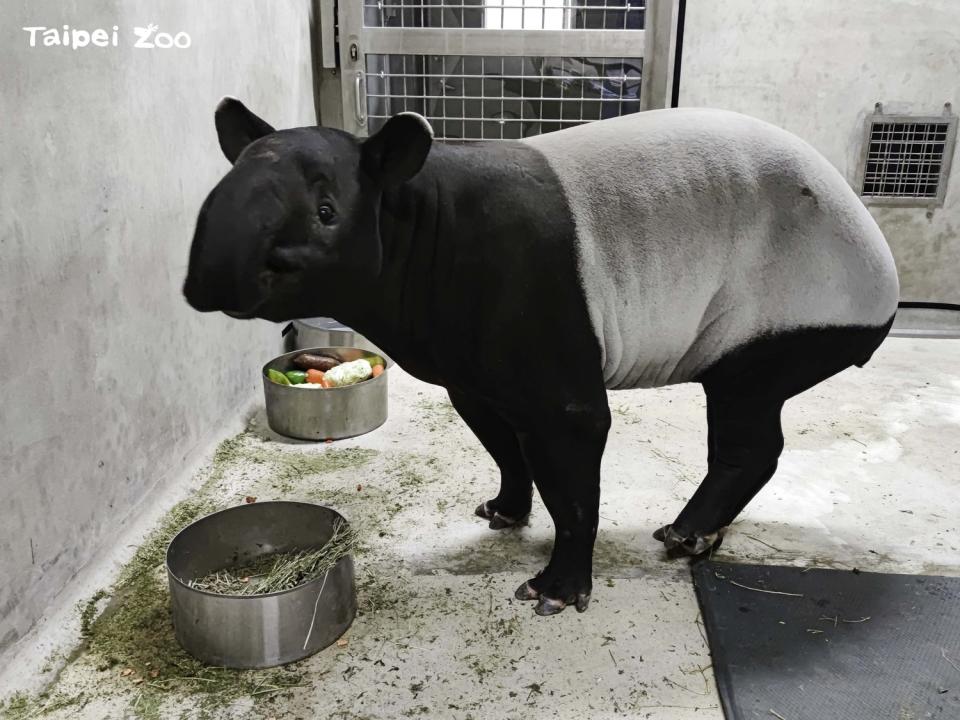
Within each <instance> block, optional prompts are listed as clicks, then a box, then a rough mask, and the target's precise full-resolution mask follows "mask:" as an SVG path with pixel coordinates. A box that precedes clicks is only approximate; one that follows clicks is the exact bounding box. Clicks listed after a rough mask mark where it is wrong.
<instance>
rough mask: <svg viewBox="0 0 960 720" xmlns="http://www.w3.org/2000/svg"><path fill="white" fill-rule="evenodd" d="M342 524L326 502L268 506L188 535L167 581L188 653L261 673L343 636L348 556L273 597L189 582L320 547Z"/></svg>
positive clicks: (227, 515) (349, 600)
mask: <svg viewBox="0 0 960 720" xmlns="http://www.w3.org/2000/svg"><path fill="white" fill-rule="evenodd" d="M304 392H307V391H304ZM336 522H344V519H343V517H342V516H341V515H340V513H338V512H337V511H335V510H332V509H330V508H328V507H323V506H322V505H311V504H309V503H300V502H262V503H253V504H250V505H240V506H238V507H234V508H230V509H228V510H222V511H220V512H217V513H214V514H212V515H208V516H206V517H204V518H201V519H200V520H197V521H196V522H194V523H193V524H192V525H188V526H187V527H186V528H184V529H183V530H181V531H180V532H179V533H178V534H177V536H176V537H174V538H173V540H172V541H171V542H170V546H169V547H168V548H167V577H168V578H169V583H170V604H171V608H172V610H173V626H174V629H175V631H176V636H177V640H178V641H179V642H180V644H181V645H182V646H183V648H184V650H186V651H187V652H188V653H190V654H191V655H193V656H194V657H195V658H197V659H198V660H201V661H202V662H205V663H208V664H210V665H216V666H222V667H232V668H259V667H271V666H274V665H282V664H284V663H288V662H293V661H294V660H300V659H301V658H305V657H307V656H308V655H311V654H313V653H315V652H317V651H318V650H322V649H323V648H325V647H327V646H328V645H330V644H331V643H332V642H334V641H335V640H336V639H337V638H338V637H340V636H341V635H342V634H343V633H344V632H345V631H346V629H347V628H348V627H350V624H351V623H352V622H353V618H354V615H356V612H357V600H356V590H355V588H354V582H353V558H352V557H351V556H349V555H348V556H346V557H343V558H341V559H340V561H339V562H338V563H337V564H336V565H335V566H334V567H333V568H332V569H331V570H330V571H329V572H328V573H327V574H326V575H325V577H320V578H317V579H315V580H311V581H310V582H307V583H305V584H303V585H300V586H299V587H296V588H293V589H292V590H284V591H282V592H276V593H270V594H267V595H216V594H214V593H210V592H205V591H203V590H197V589H195V588H192V587H190V586H189V584H188V583H189V581H190V580H193V579H196V578H199V577H203V576H204V575H206V574H208V573H211V572H213V571H215V570H221V569H223V568H224V567H227V566H232V565H237V564H242V563H246V562H248V561H250V560H254V559H256V558H257V557H259V556H261V555H266V554H268V553H272V552H289V551H292V550H304V549H311V548H317V547H321V546H323V545H324V544H325V543H326V542H327V541H328V540H329V539H330V537H331V535H332V534H333V528H334V523H336Z"/></svg>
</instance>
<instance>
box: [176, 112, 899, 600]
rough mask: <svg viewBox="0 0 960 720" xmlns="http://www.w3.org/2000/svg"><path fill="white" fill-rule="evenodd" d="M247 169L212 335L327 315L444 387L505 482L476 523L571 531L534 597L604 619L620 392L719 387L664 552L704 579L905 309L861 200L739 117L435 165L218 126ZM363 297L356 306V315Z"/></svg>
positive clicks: (205, 286) (247, 116) (446, 147)
mask: <svg viewBox="0 0 960 720" xmlns="http://www.w3.org/2000/svg"><path fill="white" fill-rule="evenodd" d="M217 128H218V131H219V134H220V143H221V146H222V148H223V149H224V152H225V154H226V155H227V157H228V159H230V160H231V161H232V162H233V163H234V167H233V169H232V170H231V171H230V173H228V174H227V176H226V177H225V178H224V179H223V180H222V181H221V182H220V184H219V185H218V186H217V188H215V189H214V191H213V192H212V193H211V195H210V196H209V197H208V199H207V201H206V202H205V203H204V207H203V209H202V210H201V213H200V218H199V219H198V223H197V231H196V235H195V238H194V243H193V248H192V250H191V261H190V270H189V273H188V277H187V280H186V284H185V287H184V292H185V294H186V296H187V299H188V301H189V302H190V303H191V305H193V306H194V307H195V308H197V309H199V310H222V311H225V312H228V313H229V314H231V315H233V316H235V317H260V318H266V319H269V320H275V321H279V320H286V319H290V318H295V317H303V316H307V315H330V316H333V317H336V318H337V319H339V320H341V321H342V322H345V323H347V324H349V325H351V326H352V327H354V328H355V329H357V330H358V331H360V332H362V333H363V334H365V335H367V336H368V337H370V338H371V339H372V340H373V341H374V342H376V343H377V344H378V345H379V346H381V347H383V348H384V350H385V351H386V352H387V353H389V354H390V355H391V356H392V357H393V358H394V359H395V360H396V361H397V362H398V363H399V364H400V365H401V366H402V367H404V368H405V369H407V370H408V371H409V372H411V373H412V374H413V375H415V376H417V377H419V378H421V379H422V380H425V381H427V382H432V383H436V384H439V385H443V386H444V387H446V388H447V390H448V391H449V394H450V398H451V401H452V403H453V405H454V407H455V408H456V409H457V411H458V412H459V413H460V415H461V416H462V417H463V419H464V421H465V422H466V423H467V424H468V425H469V426H470V428H471V429H472V430H473V431H474V433H475V434H476V435H477V437H478V438H479V440H480V442H481V443H482V444H483V445H484V447H485V448H486V449H487V450H488V451H489V452H490V454H491V455H492V456H493V458H494V460H495V461H496V462H497V464H498V466H499V468H500V472H501V483H500V492H499V493H498V495H497V496H496V497H495V498H493V499H491V500H488V501H487V502H484V503H482V504H481V505H480V506H479V507H478V508H477V513H478V514H480V515H481V516H483V517H484V518H487V519H489V521H490V526H491V527H492V528H502V527H507V526H510V525H513V524H516V523H518V522H521V521H522V520H523V519H524V518H525V517H526V515H527V514H528V513H529V511H530V508H531V495H532V490H533V487H534V485H536V488H537V489H538V491H539V493H540V496H541V498H542V499H543V501H544V504H545V505H546V507H547V510H548V511H549V513H550V515H551V517H552V519H553V521H554V524H555V526H556V540H555V545H554V550H553V554H552V556H551V559H550V563H549V564H548V565H547V567H546V568H545V569H544V571H543V572H541V573H540V574H539V575H538V576H537V577H535V578H532V579H531V580H530V581H528V582H527V583H524V585H523V586H521V587H520V588H519V589H518V591H517V596H518V597H521V598H528V599H534V600H537V612H538V613H540V614H551V613H554V612H558V611H560V610H562V609H563V607H564V606H565V605H567V604H574V605H576V607H577V608H578V609H580V610H583V609H585V608H586V606H587V603H588V601H589V597H590V592H591V556H592V548H593V542H594V538H595V535H596V530H597V513H598V508H599V493H600V461H601V457H602V454H603V449H604V445H605V441H606V436H607V431H608V429H609V426H610V414H609V410H608V407H607V398H606V392H607V390H608V389H625V388H639V387H656V386H662V385H666V384H671V383H682V382H698V383H701V384H702V385H703V387H704V389H705V391H706V395H707V421H708V427H709V437H708V445H709V447H708V462H707V473H706V477H705V478H704V480H703V482H702V484H701V485H700V487H699V488H698V490H697V491H696V493H695V494H694V496H693V497H692V498H691V499H690V501H689V503H688V504H687V506H686V507H685V508H684V509H683V510H682V512H681V513H680V515H679V516H678V517H677V518H676V520H675V521H674V522H673V523H671V524H669V525H666V526H664V527H663V528H661V529H660V530H658V531H657V533H656V536H657V537H658V538H659V539H661V540H663V541H664V542H665V544H666V546H667V548H668V549H669V550H671V551H672V552H686V553H694V554H696V553H700V552H703V551H705V550H706V549H708V548H710V547H711V546H713V545H714V544H715V543H716V542H717V541H718V539H719V537H720V534H721V533H722V530H723V528H724V527H726V526H727V525H729V523H730V522H732V520H733V519H734V518H735V517H736V515H737V514H738V513H739V512H740V511H741V510H742V509H743V507H744V506H745V505H746V504H747V502H749V500H750V499H751V498H752V497H753V495H754V494H755V493H756V492H757V491H758V490H759V489H760V488H761V487H762V486H763V484H764V483H765V482H766V481H767V480H768V479H769V478H770V477H771V476H772V475H773V473H774V471H775V469H776V465H777V459H778V457H779V455H780V452H781V450H782V448H783V435H782V432H781V429H780V410H781V408H782V406H783V403H784V402H785V401H786V400H787V399H788V398H790V397H792V396H793V395H796V394H797V393H799V392H802V391H804V390H806V389H807V388H809V387H811V386H813V385H815V384H816V383H819V382H820V381H822V380H824V379H825V378H827V377H829V376H831V375H833V374H835V373H837V372H839V371H841V370H843V369H844V368H847V367H849V366H851V365H862V364H863V363H865V362H866V361H867V360H868V359H869V357H870V355H871V354H872V353H873V351H874V350H875V349H876V348H877V346H878V345H879V344H880V343H881V342H882V341H883V338H884V337H885V336H886V333H887V331H888V329H889V327H890V324H891V323H892V319H893V315H894V313H895V311H896V307H897V297H898V283H897V274H896V270H895V268H894V264H893V259H892V257H891V254H890V251H889V249H888V247H887V244H886V242H885V240H884V238H883V235H882V234H881V232H880V230H879V229H878V227H877V225H876V223H875V222H874V221H873V219H872V218H871V216H870V214H869V213H868V212H867V211H866V209H865V208H864V207H863V205H862V204H861V202H860V200H859V199H858V198H857V196H856V195H855V194H854V193H853V191H852V190H851V189H850V187H849V186H848V185H847V184H846V182H845V181H844V180H843V178H842V177H841V176H840V174H839V173H838V172H837V171H836V170H835V169H834V168H833V167H832V166H831V165H830V164H829V163H828V162H827V161H826V160H825V159H824V158H823V157H821V156H820V155H819V154H818V153H817V152H816V151H815V150H813V149H812V148H811V147H810V146H809V145H807V144H806V143H804V142H803V141H801V140H800V139H798V138H797V137H795V136H793V135H791V134H789V133H787V132H785V131H783V130H780V129H778V128H775V127H773V126H771V125H768V124H766V123H763V122H760V121H758V120H754V119H751V118H748V117H744V116H742V115H737V114H734V113H729V112H720V111H714V110H664V111H654V112H647V113H641V114H637V115H631V116H627V117H623V118H617V119H613V120H604V121H601V122H596V123H590V124H587V125H583V126H580V127H577V128H573V129H568V130H563V131H559V132H555V133H550V134H547V135H542V136H539V137H534V138H530V139H528V140H525V141H521V142H515V143H495V144H493V143H492V144H476V143H470V144H463V145H457V144H434V143H432V142H431V140H432V135H431V132H430V129H429V126H428V125H427V124H426V122H425V121H424V120H423V119H422V118H420V117H419V116H414V115H411V114H402V115H399V116H396V117H394V118H392V119H391V120H389V121H388V122H387V123H386V125H385V126H384V128H383V129H382V130H381V131H380V132H378V133H377V134H376V135H374V136H372V137H371V138H369V139H367V140H363V141H360V140H357V139H355V138H353V137H351V136H349V135H347V134H345V133H342V132H339V131H336V130H330V129H324V128H300V129H295V130H285V131H279V132H276V131H274V130H273V128H272V127H270V126H269V125H267V124H266V123H265V122H263V121H262V120H260V119H259V118H257V117H256V116H255V115H253V114H252V113H250V112H249V111H248V110H247V109H246V108H244V107H243V106H242V105H241V104H240V103H239V102H237V101H233V100H226V101H225V102H224V103H222V104H221V106H220V107H219V108H218V111H217ZM357 287H363V288H365V290H364V292H363V293H361V294H360V295H359V296H358V294H357V293H355V292H352V290H355V288H357Z"/></svg>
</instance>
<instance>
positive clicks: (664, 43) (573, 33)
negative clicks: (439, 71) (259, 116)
mask: <svg viewBox="0 0 960 720" xmlns="http://www.w3.org/2000/svg"><path fill="white" fill-rule="evenodd" d="M337 4H338V6H339V7H338V12H339V17H338V18H337V23H336V25H337V29H338V39H339V58H336V53H335V52H334V50H333V48H334V42H333V40H332V37H333V27H332V24H333V22H332V21H333V0H321V5H320V8H321V11H320V23H319V25H320V27H319V31H320V33H321V42H320V45H321V49H322V65H323V66H324V67H326V68H329V67H331V66H332V65H333V64H334V60H335V59H338V60H339V73H340V99H341V103H342V105H341V108H340V109H341V111H342V112H341V113H339V115H340V117H341V118H342V123H341V129H343V130H347V131H348V132H351V133H353V134H355V135H360V136H363V135H366V134H367V113H366V88H365V86H364V81H365V71H366V55H367V53H370V54H383V55H455V56H460V55H464V56H470V55H474V56H489V55H494V56H497V55H500V56H530V55H534V56H542V55H549V56H585V57H618V58H619V57H640V58H643V71H642V75H641V85H640V107H641V109H642V110H652V109H656V108H664V107H669V106H670V97H671V92H672V87H673V64H674V53H675V49H676V28H677V8H678V4H679V0H647V4H646V10H645V22H644V29H643V30H595V29H567V30H498V29H485V28H383V27H365V26H364V24H363V18H364V9H365V8H364V3H363V1H362V0H340V2H339V3H337ZM327 97H328V98H329V97H330V96H329V95H327ZM331 114H332V116H334V117H336V116H337V113H335V112H334V113H331Z"/></svg>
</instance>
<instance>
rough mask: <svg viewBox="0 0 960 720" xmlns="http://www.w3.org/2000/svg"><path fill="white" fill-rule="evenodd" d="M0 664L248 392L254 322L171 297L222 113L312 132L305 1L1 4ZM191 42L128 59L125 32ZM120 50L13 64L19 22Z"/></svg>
mask: <svg viewBox="0 0 960 720" xmlns="http://www.w3.org/2000/svg"><path fill="white" fill-rule="evenodd" d="M0 16H2V17H3V23H2V27H0V68H2V72H0V118H2V119H3V121H2V128H0V403H2V408H3V409H2V411H0V413H2V414H0V578H2V582H0V651H2V650H3V649H4V648H6V647H8V646H10V645H11V644H12V643H13V642H15V641H16V640H17V639H18V638H19V637H21V636H22V635H23V634H24V633H26V632H27V631H28V630H29V629H30V627H31V626H32V625H33V624H34V622H35V621H36V620H37V619H38V617H39V616H41V614H42V613H43V612H44V610H45V609H46V608H47V607H48V606H49V605H50V604H51V602H52V601H53V599H54V598H55V597H56V596H57V594H58V593H59V592H61V590H63V589H64V588H65V587H66V586H67V585H68V584H69V583H70V582H71V579H72V578H74V576H75V575H76V574H77V573H78V572H79V571H80V570H81V569H82V568H83V567H84V565H85V563H87V562H88V561H89V559H90V558H91V557H92V556H93V554H94V553H96V552H97V551H98V550H99V549H101V548H102V547H103V546H104V545H105V544H106V543H109V542H110V541H111V538H115V537H117V536H118V533H119V530H120V528H121V527H122V526H123V525H124V523H125V522H127V521H128V520H129V519H130V518H131V517H132V516H133V514H134V513H135V512H136V510H137V509H138V506H139V505H140V504H141V503H142V502H143V501H144V498H146V497H149V494H150V493H151V491H152V490H154V489H159V488H160V487H162V486H163V485H164V484H165V483H167V482H169V481H171V480H172V478H174V477H175V476H176V475H177V474H178V473H180V472H182V471H183V469H184V462H185V460H184V459H185V457H187V456H189V455H190V454H191V453H194V452H196V450H197V448H202V447H204V446H205V445H206V444H209V442H210V440H211V438H213V437H215V436H216V435H217V432H218V428H221V427H223V426H224V425H225V424H226V422H227V421H228V420H235V418H236V415H237V413H238V412H240V408H241V407H243V406H245V405H247V404H248V403H249V402H250V401H251V400H252V399H253V398H254V397H255V396H256V394H257V393H259V392H261V390H260V389H259V388H260V386H259V378H258V365H259V364H260V363H261V362H263V361H264V360H265V359H268V358H269V356H270V355H271V354H272V353H275V351H276V349H277V348H278V331H279V328H278V327H277V326H275V325H269V324H267V323H262V322H255V323H242V322H237V321H230V320H228V319H226V318H224V317H218V316H213V315H203V316H201V315H200V314H198V313H195V312H194V311H192V310H190V309H189V308H188V307H187V305H186V304H185V302H184V301H183V300H182V298H181V295H180V284H181V282H182V280H183V275H184V272H185V268H186V261H187V251H188V247H189V243H190V238H191V234H192V231H193V223H194V221H195V218H196V212H197V210H198V208H199V206H200V203H201V202H202V200H203V197H204V196H205V194H206V193H207V192H208V191H209V190H210V188H212V187H213V185H214V183H215V182H216V181H217V179H218V178H219V177H220V176H221V175H222V174H223V173H224V172H225V171H226V169H227V167H228V166H227V163H226V161H225V160H224V159H223V157H222V155H221V154H220V150H219V147H218V145H217V141H216V135H215V133H214V127H213V109H214V107H215V105H216V103H217V101H218V100H219V98H220V97H221V96H222V95H225V94H231V95H236V96H238V97H240V98H242V99H244V100H245V101H248V102H249V105H250V106H251V107H253V108H255V109H256V110H257V111H258V112H260V113H262V114H263V116H264V117H266V118H268V119H269V120H270V121H272V122H274V123H275V124H277V125H278V126H284V125H305V124H312V123H313V122H314V117H315V116H314V108H313V92H312V85H311V83H312V80H311V62H310V31H309V16H310V6H309V2H308V0H271V2H269V3H268V2H263V1H262V0H218V1H216V2H212V1H210V0H204V1H203V2H196V1H194V0H190V1H188V0H178V1H177V2H165V3H157V2H152V1H151V0H96V1H89V2H88V1H83V2H81V1H80V0H75V1H73V2H64V1H62V0H42V1H41V0H0ZM149 23H154V24H158V25H159V26H160V31H168V32H171V33H176V32H178V31H185V32H187V33H189V34H190V36H191V40H192V45H191V47H190V48H189V49H185V50H177V49H169V50H161V49H152V50H151V49H135V48H134V47H133V44H134V42H135V40H136V36H135V35H134V31H133V28H134V26H146V25H148V24H149ZM63 24H69V25H70V26H73V27H78V28H83V29H86V30H92V29H94V28H105V29H106V30H107V31H108V33H110V32H111V30H112V27H113V26H114V25H117V26H119V47H106V48H98V47H86V48H82V49H77V50H72V49H69V48H63V47H43V46H42V45H41V46H40V47H34V48H31V47H29V34H28V33H27V32H24V31H23V30H21V28H22V27H24V26H37V25H45V26H51V25H52V26H61V25H63Z"/></svg>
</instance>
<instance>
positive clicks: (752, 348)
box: [654, 318, 893, 555]
mask: <svg viewBox="0 0 960 720" xmlns="http://www.w3.org/2000/svg"><path fill="white" fill-rule="evenodd" d="M892 323H893V318H891V319H890V321H889V322H888V323H887V324H886V325H884V326H883V327H839V328H823V329H807V330H798V331H793V332H788V333H782V334H772V335H769V336H766V337H763V338H760V339H757V340H755V341H753V342H751V343H748V344H747V345H744V346H742V347H741V348H739V349H737V350H736V351H735V352H733V353H731V354H730V355H729V356H727V357H724V358H723V359H721V360H720V361H719V362H718V363H717V364H716V365H715V366H714V367H712V368H710V369H709V370H708V371H707V372H706V373H704V375H703V377H701V378H700V381H701V382H702V383H703V387H704V390H705V391H706V394H707V423H708V426H709V440H708V442H709V446H710V447H709V449H708V453H707V458H708V459H707V476H706V477H705V478H704V480H703V482H702V483H701V484H700V487H698V488H697V491H696V492H695V493H694V495H693V497H692V498H691V499H690V502H688V503H687V505H686V507H685V508H684V509H683V511H682V512H681V513H680V515H679V516H678V517H677V519H676V520H675V521H674V522H673V523H672V524H671V525H667V526H665V527H663V528H661V529H659V530H657V532H656V533H654V537H655V538H657V539H658V540H661V541H663V543H664V544H665V545H666V546H667V549H668V550H672V551H674V552H679V553H687V554H692V555H698V554H700V553H702V552H704V551H706V550H708V549H710V548H711V547H713V546H714V545H715V544H716V542H717V540H718V539H719V537H720V534H721V533H722V532H723V529H724V528H725V527H726V526H727V525H729V524H730V523H731V522H733V520H734V519H735V518H736V517H737V515H739V514H740V511H741V510H743V508H744V507H746V505H747V503H748V502H750V500H751V499H752V498H753V496H754V495H756V494H757V492H759V491H760V489H761V488H762V487H763V486H764V484H765V483H766V482H767V481H768V480H769V479H770V478H771V476H772V475H773V473H774V471H775V470H776V469H777V460H778V458H779V457H780V453H781V451H782V450H783V433H782V432H781V429H780V411H781V409H782V408H783V404H784V403H785V402H786V401H787V400H788V399H789V398H791V397H793V396H794V395H797V394H798V393H801V392H803V391H804V390H807V389H809V388H811V387H813V386H814V385H816V384H818V383H820V382H822V381H823V380H826V379H827V378H828V377H830V376H831V375H835V374H836V373H838V372H840V371H841V370H844V369H845V368H848V367H850V366H852V365H861V366H862V365H863V364H864V363H865V362H866V361H867V360H868V359H869V358H870V355H871V354H872V353H873V352H874V351H875V350H876V349H877V347H878V346H879V345H880V343H881V342H883V339H884V338H885V337H886V335H887V332H888V331H889V329H890V325H891V324H892Z"/></svg>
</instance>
